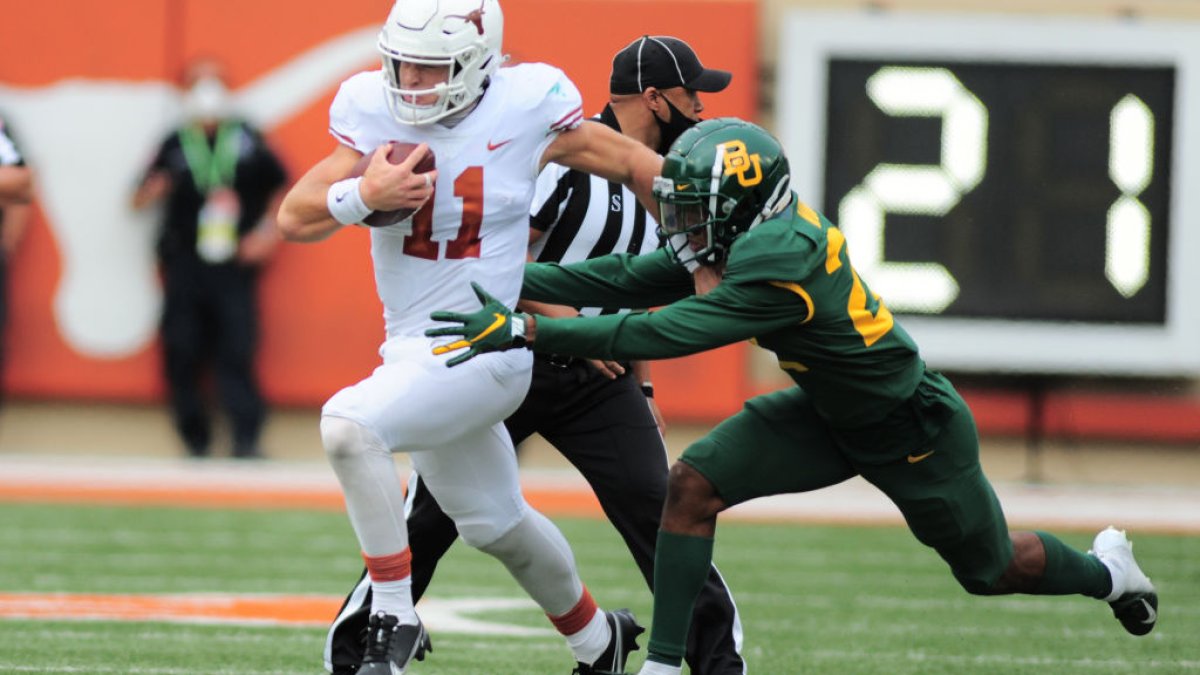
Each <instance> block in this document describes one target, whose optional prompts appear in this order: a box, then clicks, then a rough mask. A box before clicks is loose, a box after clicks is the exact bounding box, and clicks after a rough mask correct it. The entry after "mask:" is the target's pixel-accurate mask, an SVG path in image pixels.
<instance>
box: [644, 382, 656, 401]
mask: <svg viewBox="0 0 1200 675" xmlns="http://www.w3.org/2000/svg"><path fill="white" fill-rule="evenodd" d="M642 396H645V397H646V398H654V385H653V384H650V382H649V381H646V382H643V383H642Z"/></svg>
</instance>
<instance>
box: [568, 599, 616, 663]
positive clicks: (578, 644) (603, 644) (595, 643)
mask: <svg viewBox="0 0 1200 675" xmlns="http://www.w3.org/2000/svg"><path fill="white" fill-rule="evenodd" d="M566 638H567V644H568V645H569V646H570V647H571V651H572V652H574V653H575V660H576V661H578V662H580V663H586V664H588V665H591V664H593V663H595V662H596V659H598V658H600V655H601V654H603V653H604V650H605V649H606V648H607V647H608V643H609V641H610V640H611V639H612V629H611V628H609V626H608V617H607V616H606V615H605V614H604V610H602V609H597V610H596V613H595V614H593V615H592V620H591V621H588V623H587V625H586V626H584V627H583V628H582V629H581V630H580V631H578V632H576V633H571V634H570V635H567V636H566Z"/></svg>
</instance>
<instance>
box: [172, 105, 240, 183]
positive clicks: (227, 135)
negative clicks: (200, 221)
mask: <svg viewBox="0 0 1200 675" xmlns="http://www.w3.org/2000/svg"><path fill="white" fill-rule="evenodd" d="M237 131H238V126H237V124H236V123H234V122H223V123H222V124H221V126H220V127H218V128H217V138H216V141H215V142H214V143H213V145H212V146H209V144H208V138H207V137H206V136H205V135H204V132H203V131H201V130H200V128H199V127H196V126H187V127H184V128H182V129H180V130H179V143H180V145H181V146H183V157H184V159H185V160H187V165H188V169H189V170H190V171H191V172H192V180H194V181H195V182H196V190H197V191H198V192H199V193H200V194H202V195H205V194H208V192H209V190H212V189H213V188H216V187H220V186H223V185H224V186H232V185H233V177H234V175H235V174H236V173H237V161H238V141H239V137H240V134H238V133H237Z"/></svg>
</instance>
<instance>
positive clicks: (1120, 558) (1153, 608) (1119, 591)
mask: <svg viewBox="0 0 1200 675" xmlns="http://www.w3.org/2000/svg"><path fill="white" fill-rule="evenodd" d="M1089 553H1091V554H1092V555H1094V556H1096V557H1097V558H1099V559H1100V562H1102V563H1104V565H1105V566H1106V567H1108V571H1109V574H1110V575H1111V576H1112V585H1113V588H1112V592H1111V593H1110V594H1109V596H1108V597H1107V598H1105V600H1107V601H1108V606H1109V607H1111V608H1112V612H1113V616H1115V617H1117V621H1120V622H1121V626H1123V627H1124V628H1125V630H1126V631H1128V632H1129V633H1131V634H1133V635H1145V634H1147V633H1149V632H1150V631H1152V630H1154V624H1156V623H1158V593H1157V591H1155V589H1154V584H1152V583H1150V579H1149V578H1148V577H1147V576H1146V575H1145V573H1144V572H1142V569H1141V568H1140V567H1138V564H1137V561H1135V560H1134V559H1133V544H1132V543H1130V541H1129V539H1127V538H1126V537H1125V532H1124V531H1122V530H1117V529H1115V528H1112V527H1109V528H1107V529H1105V530H1104V531H1103V532H1101V533H1100V534H1098V535H1096V540H1095V541H1094V542H1093V543H1092V550H1091V551H1089Z"/></svg>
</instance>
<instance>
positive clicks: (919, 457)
mask: <svg viewBox="0 0 1200 675" xmlns="http://www.w3.org/2000/svg"><path fill="white" fill-rule="evenodd" d="M935 452H937V451H936V450H930V451H929V452H926V453H922V454H920V455H909V456H908V463H909V464H916V463H917V462H919V461H921V460H923V459H925V458H926V457H928V456H930V455H932V454H933V453H935Z"/></svg>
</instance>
